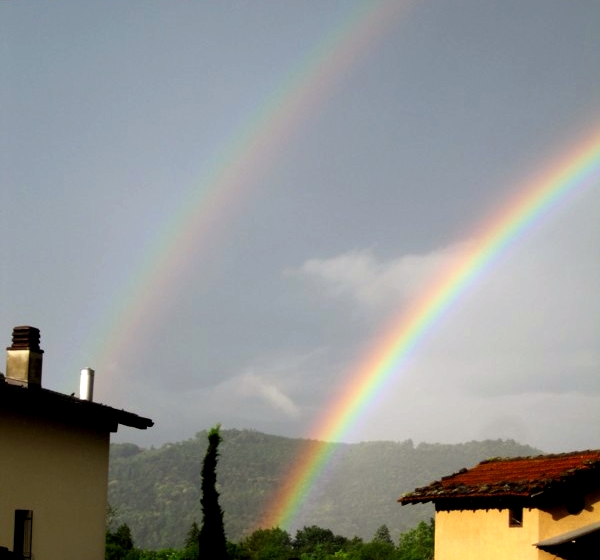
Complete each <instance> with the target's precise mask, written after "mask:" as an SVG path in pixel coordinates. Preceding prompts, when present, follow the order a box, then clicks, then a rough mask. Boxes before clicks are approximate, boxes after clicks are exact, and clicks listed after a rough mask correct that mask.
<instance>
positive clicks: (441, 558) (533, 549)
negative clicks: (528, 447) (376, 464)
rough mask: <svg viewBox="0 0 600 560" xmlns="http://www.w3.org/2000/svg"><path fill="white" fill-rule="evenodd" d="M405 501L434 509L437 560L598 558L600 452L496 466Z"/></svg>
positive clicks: (493, 462) (484, 465) (495, 462)
mask: <svg viewBox="0 0 600 560" xmlns="http://www.w3.org/2000/svg"><path fill="white" fill-rule="evenodd" d="M398 501H399V502H400V503H401V504H403V505H405V504H415V503H424V502H433V504H434V505H435V511H436V515H435V560H459V559H460V560H496V559H498V560H499V559H502V560H505V559H515V558H518V559H519V560H527V559H531V560H534V559H535V560H550V559H552V558H563V559H566V560H574V559H580V558H592V557H593V558H596V557H598V554H599V552H598V551H599V550H600V451H578V452H573V453H561V454H556V455H541V456H537V457H520V458H511V459H490V460H487V461H483V462H481V463H479V464H478V465H476V466H475V467H473V468H470V469H462V470H460V471H459V472H457V473H455V474H453V475H450V476H446V477H444V478H442V479H441V480H438V481H436V482H433V483H431V484H429V485H428V486H425V487H423V488H417V489H416V490H414V491H413V492H409V493H407V494H403V495H402V496H400V498H399V499H398Z"/></svg>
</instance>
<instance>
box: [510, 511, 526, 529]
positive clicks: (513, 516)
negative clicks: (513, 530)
mask: <svg viewBox="0 0 600 560" xmlns="http://www.w3.org/2000/svg"><path fill="white" fill-rule="evenodd" d="M508 526H509V527H523V508H522V507H512V508H510V509H509V510H508Z"/></svg>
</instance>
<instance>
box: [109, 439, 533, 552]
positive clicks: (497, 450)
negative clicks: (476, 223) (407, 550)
mask: <svg viewBox="0 0 600 560" xmlns="http://www.w3.org/2000/svg"><path fill="white" fill-rule="evenodd" d="M222 435H223V443H222V445H221V448H220V451H221V457H220V462H219V466H218V480H219V490H220V492H221V499H220V501H221V507H222V508H223V510H224V512H225V528H226V531H227V537H228V538H229V540H231V541H237V540H239V539H240V538H241V537H242V536H244V535H245V534H248V533H249V532H251V531H252V530H253V529H255V528H256V525H257V522H258V520H259V519H260V517H261V512H263V511H264V509H265V507H266V506H267V504H269V503H270V500H271V499H272V498H273V492H274V491H275V490H276V489H277V488H278V486H279V484H280V483H281V482H282V481H283V480H285V478H286V476H287V475H288V474H289V472H290V469H291V468H292V466H293V464H294V462H295V461H296V460H297V457H298V454H299V453H301V452H302V450H303V449H305V446H307V445H310V444H311V442H310V441H308V440H302V439H292V438H285V437H279V436H271V435H267V434H263V433H260V432H254V431H250V430H243V431H240V430H223V431H222ZM206 446H207V433H206V432H205V431H204V432H199V433H198V434H196V437H195V438H193V439H189V440H186V441H182V442H179V443H173V444H166V445H164V446H162V447H160V448H158V449H154V448H152V449H142V448H139V447H137V446H135V445H133V444H112V445H111V459H110V473H109V502H110V504H111V506H113V508H114V509H115V510H116V520H115V521H116V522H125V523H127V524H128V525H129V526H130V527H131V530H132V533H133V537H134V540H135V543H136V545H138V546H140V547H143V548H166V547H170V546H173V547H181V546H182V545H183V542H184V540H185V536H186V533H187V531H188V529H189V528H190V526H191V524H192V522H193V521H194V520H197V521H198V522H200V520H201V519H200V518H201V516H200V506H199V499H200V495H199V489H200V468H201V462H202V457H203V456H204V452H205V450H206ZM336 446H337V447H338V448H339V449H338V451H339V452H338V453H336V455H335V457H336V458H335V460H334V461H333V462H332V464H330V465H329V466H328V468H327V472H326V473H325V476H324V477H323V479H322V481H320V483H319V487H318V491H317V492H316V493H315V494H316V495H315V496H314V500H313V501H311V503H310V507H309V508H307V511H305V512H303V513H302V514H301V515H300V516H299V517H298V519H297V520H296V522H295V526H294V527H292V528H291V530H292V531H295V530H296V529H298V528H301V527H303V526H305V525H306V526H310V525H318V526H319V527H324V528H328V529H331V530H332V531H333V532H334V533H336V534H340V535H344V536H347V537H353V536H355V535H357V536H360V537H362V538H364V539H370V538H372V537H373V534H374V532H375V531H376V530H377V528H378V527H380V526H381V525H384V524H385V525H387V526H388V527H389V529H390V531H391V533H392V537H393V538H394V540H395V541H397V539H398V536H399V534H400V533H401V532H404V531H406V530H408V529H410V528H412V527H414V526H416V525H417V524H418V522H419V521H422V520H429V518H430V517H431V516H432V515H433V509H432V507H431V506H430V505H420V506H407V507H402V506H400V505H399V504H398V503H397V502H396V499H397V497H398V496H399V495H400V494H401V493H403V492H406V491H409V490H412V489H414V488H415V487H416V486H423V485H425V484H427V483H429V482H431V481H432V480H434V479H436V478H439V477H441V476H444V475H446V474H451V473H453V472H455V471H457V470H458V469H460V468H462V467H467V466H471V465H473V464H475V463H477V462H479V461H481V460H483V459H487V458H490V457H500V456H502V457H509V456H518V455H532V454H540V453H541V452H540V451H539V450H536V449H534V448H532V447H529V446H524V445H520V444H518V443H516V442H514V441H512V440H508V441H503V440H486V441H481V442H476V441H473V442H469V443H463V444H456V445H445V444H427V443H421V444H419V445H416V446H415V445H413V443H412V441H411V440H408V441H404V442H388V441H380V442H367V443H358V444H336Z"/></svg>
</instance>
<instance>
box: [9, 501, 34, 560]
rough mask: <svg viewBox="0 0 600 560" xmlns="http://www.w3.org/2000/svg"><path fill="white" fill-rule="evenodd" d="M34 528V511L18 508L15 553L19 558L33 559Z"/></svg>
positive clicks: (16, 512) (16, 511)
mask: <svg viewBox="0 0 600 560" xmlns="http://www.w3.org/2000/svg"><path fill="white" fill-rule="evenodd" d="M32 528H33V511H31V510H29V509H16V510H15V537H14V544H13V554H14V557H15V558H18V559H19V560H21V559H24V560H31V534H32Z"/></svg>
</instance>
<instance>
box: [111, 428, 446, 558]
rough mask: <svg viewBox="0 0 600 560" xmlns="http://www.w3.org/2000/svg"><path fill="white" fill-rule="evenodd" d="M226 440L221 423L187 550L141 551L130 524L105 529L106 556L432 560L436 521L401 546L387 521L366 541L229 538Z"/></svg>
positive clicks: (309, 534) (315, 536) (271, 534)
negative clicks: (222, 477)
mask: <svg viewBox="0 0 600 560" xmlns="http://www.w3.org/2000/svg"><path fill="white" fill-rule="evenodd" d="M221 441H222V438H221V434H220V425H217V426H215V427H214V428H213V429H211V430H210V432H209V433H208V448H207V450H206V454H205V456H204V460H203V462H202V472H201V479H202V486H201V488H202V497H201V499H200V503H201V509H202V523H201V525H200V528H198V525H197V524H196V523H195V522H194V523H193V524H192V526H191V528H190V530H189V531H188V535H187V538H186V541H185V544H184V547H183V549H182V550H172V549H171V550H161V551H144V550H140V549H136V548H135V546H134V543H133V538H132V536H131V530H130V529H129V527H128V525H127V524H122V525H120V526H119V527H117V529H116V530H115V531H114V532H113V531H112V530H111V528H110V526H109V528H108V530H107V533H106V554H105V558H106V560H328V559H339V558H344V559H348V560H431V559H432V558H433V543H434V525H433V520H431V522H430V524H429V525H427V524H425V523H423V522H421V523H419V525H418V526H417V527H416V528H415V529H414V530H412V531H410V532H408V533H406V534H404V535H402V536H401V538H400V541H399V543H398V546H396V545H395V544H394V542H393V540H392V537H391V535H390V531H389V529H388V527H387V526H386V525H382V526H381V527H379V528H378V529H377V531H376V532H375V535H374V536H373V539H372V540H371V541H369V542H368V543H364V542H363V540H362V539H360V538H359V537H355V538H354V539H348V538H347V537H343V536H341V535H335V534H334V533H333V531H331V530H329V529H323V528H321V527H318V526H316V525H313V526H310V527H304V528H303V529H301V530H298V531H297V533H296V536H295V538H294V539H292V538H291V536H290V534H289V533H288V532H287V531H285V530H283V529H281V528H279V527H275V528H272V529H257V530H255V531H254V532H253V533H252V534H251V535H249V536H248V537H246V538H244V539H243V540H242V541H241V542H240V543H238V544H236V543H232V542H228V541H227V539H226V536H225V526H224V523H223V510H222V509H221V506H220V504H219V492H218V490H217V461H218V457H219V452H218V448H219V444H220V443H221Z"/></svg>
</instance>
